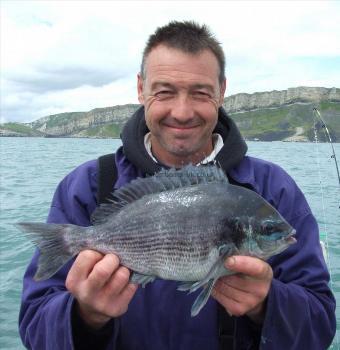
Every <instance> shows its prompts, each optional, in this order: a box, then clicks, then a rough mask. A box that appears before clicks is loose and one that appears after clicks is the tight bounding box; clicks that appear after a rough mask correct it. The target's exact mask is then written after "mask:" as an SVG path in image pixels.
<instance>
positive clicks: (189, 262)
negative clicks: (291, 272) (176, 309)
mask: <svg viewBox="0 0 340 350" xmlns="http://www.w3.org/2000/svg"><path fill="white" fill-rule="evenodd" d="M91 222H92V225H91V226H88V227H81V226H77V225H73V224H48V223H35V222H20V223H17V227H18V228H19V229H20V230H22V231H23V232H25V234H27V235H28V236H29V238H30V239H31V241H32V242H33V243H34V244H35V245H36V246H37V247H38V249H39V251H40V255H39V261H38V268H37V271H36V273H35V276H34V279H35V280H36V281H40V280H44V279H48V278H50V277H51V276H52V275H53V274H54V273H56V272H57V271H58V270H59V269H60V268H61V267H62V266H63V265H64V264H65V263H66V262H67V261H69V260H70V259H71V258H72V257H74V256H76V255H77V254H79V252H80V251H82V250H85V249H92V250H95V251H98V252H100V253H102V254H108V253H113V254H116V255H117V256H118V257H119V259H120V263H121V265H123V266H126V267H127V268H129V269H130V270H131V271H132V275H131V282H133V283H138V284H141V285H142V287H145V286H146V285H147V284H148V283H150V282H152V281H154V280H155V279H156V278H160V279H164V280H173V281H178V282H179V285H178V290H180V291H187V292H188V293H192V292H194V291H196V290H198V289H199V288H201V289H202V290H201V292H200V294H199V295H198V297H197V299H196V300H195V301H194V303H193V305H192V308H191V316H196V315H197V314H198V313H199V312H200V310H201V309H202V308H203V306H204V305H205V304H206V302H207V300H208V298H209V296H210V294H211V291H212V289H213V286H214V284H215V282H216V281H217V280H218V279H219V278H220V277H222V276H227V275H230V274H232V272H231V271H229V270H228V269H227V268H226V267H225V266H224V261H225V260H226V258H227V257H229V256H231V255H246V256H254V257H258V258H260V259H263V260H267V259H268V258H269V257H271V256H273V255H275V254H279V253H281V252H282V251H284V250H285V249H287V248H288V247H289V246H290V245H291V244H293V243H295V242H296V239H295V238H294V235H295V229H294V228H293V227H292V226H291V225H290V224H289V223H288V222H287V221H286V220H285V219H284V218H283V217H282V216H281V214H280V213H279V212H278V211H277V210H276V209H275V208H274V207H273V206H272V205H271V204H270V203H268V202H267V201H266V200H265V199H264V198H262V197H261V196H260V195H259V194H257V193H256V192H255V191H253V190H250V189H248V188H245V187H242V186H238V185H233V184H231V183H230V182H229V180H228V177H227V176H226V174H225V173H224V171H223V170H222V169H221V168H220V167H219V166H217V165H216V164H213V165H200V166H195V165H192V164H189V165H186V166H184V167H182V168H181V169H174V168H171V169H164V170H161V171H160V172H158V173H156V174H154V175H153V176H148V177H145V178H137V179H135V180H133V181H131V182H130V183H129V184H127V185H125V186H124V187H122V188H120V189H117V190H116V191H114V192H113V199H112V200H111V201H110V202H109V203H104V204H101V205H100V206H98V207H97V209H96V210H95V211H94V213H93V214H92V216H91Z"/></svg>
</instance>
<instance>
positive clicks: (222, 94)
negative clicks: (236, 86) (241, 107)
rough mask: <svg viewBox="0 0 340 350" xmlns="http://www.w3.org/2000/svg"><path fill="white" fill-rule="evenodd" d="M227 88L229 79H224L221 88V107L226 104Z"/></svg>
mask: <svg viewBox="0 0 340 350" xmlns="http://www.w3.org/2000/svg"><path fill="white" fill-rule="evenodd" d="M226 88H227V79H224V81H223V83H222V84H221V86H220V100H219V106H220V107H221V106H222V105H223V102H224V94H225V91H226Z"/></svg>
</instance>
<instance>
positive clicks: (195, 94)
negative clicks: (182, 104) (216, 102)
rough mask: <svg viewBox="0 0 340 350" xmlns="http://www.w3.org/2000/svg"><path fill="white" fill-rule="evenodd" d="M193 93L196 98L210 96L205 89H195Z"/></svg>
mask: <svg viewBox="0 0 340 350" xmlns="http://www.w3.org/2000/svg"><path fill="white" fill-rule="evenodd" d="M193 95H194V97H197V98H209V97H210V94H208V93H207V92H205V91H195V92H194V93H193Z"/></svg>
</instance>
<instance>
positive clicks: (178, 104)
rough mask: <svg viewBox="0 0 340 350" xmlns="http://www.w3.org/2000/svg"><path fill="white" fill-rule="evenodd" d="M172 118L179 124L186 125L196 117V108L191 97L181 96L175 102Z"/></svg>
mask: <svg viewBox="0 0 340 350" xmlns="http://www.w3.org/2000/svg"><path fill="white" fill-rule="evenodd" d="M171 116H172V117H173V118H175V119H176V120H177V121H178V122H179V123H186V122H188V121H189V120H191V119H192V118H193V117H194V108H193V105H192V101H191V100H190V97H189V96H187V95H180V96H178V98H176V99H175V100H174V101H173V106H172V108H171Z"/></svg>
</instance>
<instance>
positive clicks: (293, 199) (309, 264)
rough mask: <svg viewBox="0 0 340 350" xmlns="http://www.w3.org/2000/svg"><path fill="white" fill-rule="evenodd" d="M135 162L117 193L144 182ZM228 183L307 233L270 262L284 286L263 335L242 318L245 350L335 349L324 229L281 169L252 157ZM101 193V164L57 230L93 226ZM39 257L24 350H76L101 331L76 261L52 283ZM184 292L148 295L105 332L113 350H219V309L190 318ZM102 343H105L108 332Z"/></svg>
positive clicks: (72, 189)
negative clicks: (85, 302)
mask: <svg viewBox="0 0 340 350" xmlns="http://www.w3.org/2000/svg"><path fill="white" fill-rule="evenodd" d="M125 153H126V152H124V150H123V149H122V148H121V149H119V150H118V152H117V153H116V164H117V170H118V180H117V183H116V188H118V187H120V186H123V185H124V184H126V183H128V182H130V181H131V180H132V179H134V178H136V177H137V176H142V175H144V174H143V172H142V171H141V170H140V169H139V168H137V167H136V166H135V165H134V164H132V163H131V161H130V160H129V159H128V158H127V157H126V155H125ZM228 176H229V177H230V178H231V179H232V180H233V181H234V182H236V183H238V184H240V185H244V186H247V187H249V188H252V189H253V190H254V191H256V192H257V193H259V194H260V195H261V196H263V197H264V198H265V199H266V200H268V201H269V202H270V203H271V204H272V205H273V206H274V207H276V208H277V209H278V211H279V212H280V213H281V215H282V216H283V217H284V218H285V219H286V220H287V221H288V222H289V223H290V224H291V225H292V226H293V227H294V228H295V229H296V231H297V233H296V239H297V243H296V244H294V245H292V246H290V247H289V248H288V249H287V250H285V251H284V252H282V253H281V254H279V255H276V256H274V257H272V258H271V259H270V260H269V261H268V262H269V263H270V265H271V266H272V268H273V272H274V279H273V282H272V285H271V288H270V292H269V295H268V299H267V311H266V317H265V321H264V324H263V326H262V328H258V327H257V326H256V325H254V324H253V323H252V322H251V321H250V320H249V319H248V318H247V317H246V316H243V317H238V318H236V341H237V346H236V349H240V350H241V349H250V348H252V347H254V344H256V343H257V342H260V348H261V349H264V350H269V349H275V350H280V349H282V350H286V349H290V350H293V349H296V350H302V349H309V350H313V349H315V350H321V349H327V347H328V346H329V345H330V344H331V341H332V339H333V337H334V334H335V328H336V324H335V300H334V297H333V295H332V293H331V291H330V288H329V286H328V282H329V274H328V271H327V267H326V265H325V261H324V258H323V255H322V250H321V247H320V243H319V234H318V226H317V223H316V221H315V218H314V216H313V215H312V213H311V210H310V208H309V206H308V204H307V202H306V200H305V198H304V196H303V194H302V192H301V191H300V190H299V188H298V187H297V185H296V184H295V182H294V181H293V180H292V178H291V177H290V176H289V175H287V174H286V173H285V172H284V170H282V169H281V168H280V167H278V166H276V165H274V164H272V163H269V162H266V161H262V160H259V159H255V158H251V157H247V156H243V157H242V160H241V161H240V162H238V164H237V166H234V167H233V168H232V169H230V170H229V172H228ZM96 193H97V163H96V161H90V162H87V163H85V164H83V165H81V166H79V167H78V168H76V169H75V170H74V171H73V172H71V173H70V174H69V175H68V176H66V178H64V179H63V180H62V182H61V183H60V184H59V186H58V188H57V190H56V192H55V195H54V198H53V201H52V205H51V209H50V213H49V216H48V222H50V223H52V222H53V223H73V224H76V225H81V226H88V225H90V215H91V213H92V212H93V211H94V209H95V208H96V206H97V200H96ZM38 256H39V252H38V251H37V252H36V253H35V255H34V257H33V259H32V261H31V263H30V265H29V266H28V268H27V271H26V273H25V276H24V288H23V295H22V305H21V311H20V317H19V324H20V335H21V338H22V341H23V343H24V344H25V345H26V347H27V348H29V349H39V350H40V349H51V350H52V349H56V350H57V349H58V350H59V349H72V348H73V344H74V339H73V337H76V336H77V335H78V334H81V333H82V334H85V333H86V332H87V333H90V332H91V331H90V330H88V329H86V327H85V325H84V324H81V323H80V324H79V322H80V320H77V319H76V318H75V315H74V312H73V308H72V307H73V305H74V298H73V296H72V295H71V294H70V293H69V292H68V291H67V290H66V288H65V279H66V276H67V273H68V271H69V269H70V266H71V264H72V263H73V260H72V261H70V262H69V263H67V264H66V265H65V266H64V267H63V268H62V269H60V270H59V271H58V272H57V273H56V274H55V275H54V276H53V277H51V278H50V279H48V280H45V281H40V282H35V281H34V280H33V276H34V274H35V271H36V268H37V259H38ZM176 288H177V284H176V282H172V281H164V280H156V281H155V282H153V283H150V284H148V285H147V286H146V287H145V288H144V289H143V288H139V289H138V290H137V293H136V295H135V296H134V298H133V300H132V301H131V303H130V305H129V309H128V311H127V313H126V314H124V315H123V316H122V317H120V318H118V319H114V320H112V321H111V322H110V323H109V324H108V325H107V327H106V329H105V330H103V332H104V333H105V334H104V333H103V337H106V339H107V344H106V345H105V346H104V348H105V349H119V350H121V349H126V350H132V349H141V350H144V349H145V350H146V349H147V350H161V349H167V350H180V349H183V350H184V349H185V350H187V349H195V350H206V349H209V350H215V349H216V350H217V349H218V322H217V302H216V301H215V300H214V299H212V298H210V299H209V301H208V303H207V305H206V306H205V307H204V308H203V309H202V310H201V312H200V313H199V314H198V315H197V316H196V317H194V318H192V317H191V316H190V309H191V305H192V304H193V302H194V300H195V298H196V297H197V293H193V294H191V295H187V294H186V293H183V292H180V291H177V290H176ZM79 329H80V332H81V333H79ZM93 337H94V339H100V333H98V334H93ZM96 337H97V338H96ZM78 343H79V342H78ZM93 348H98V347H95V346H94V347H93Z"/></svg>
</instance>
